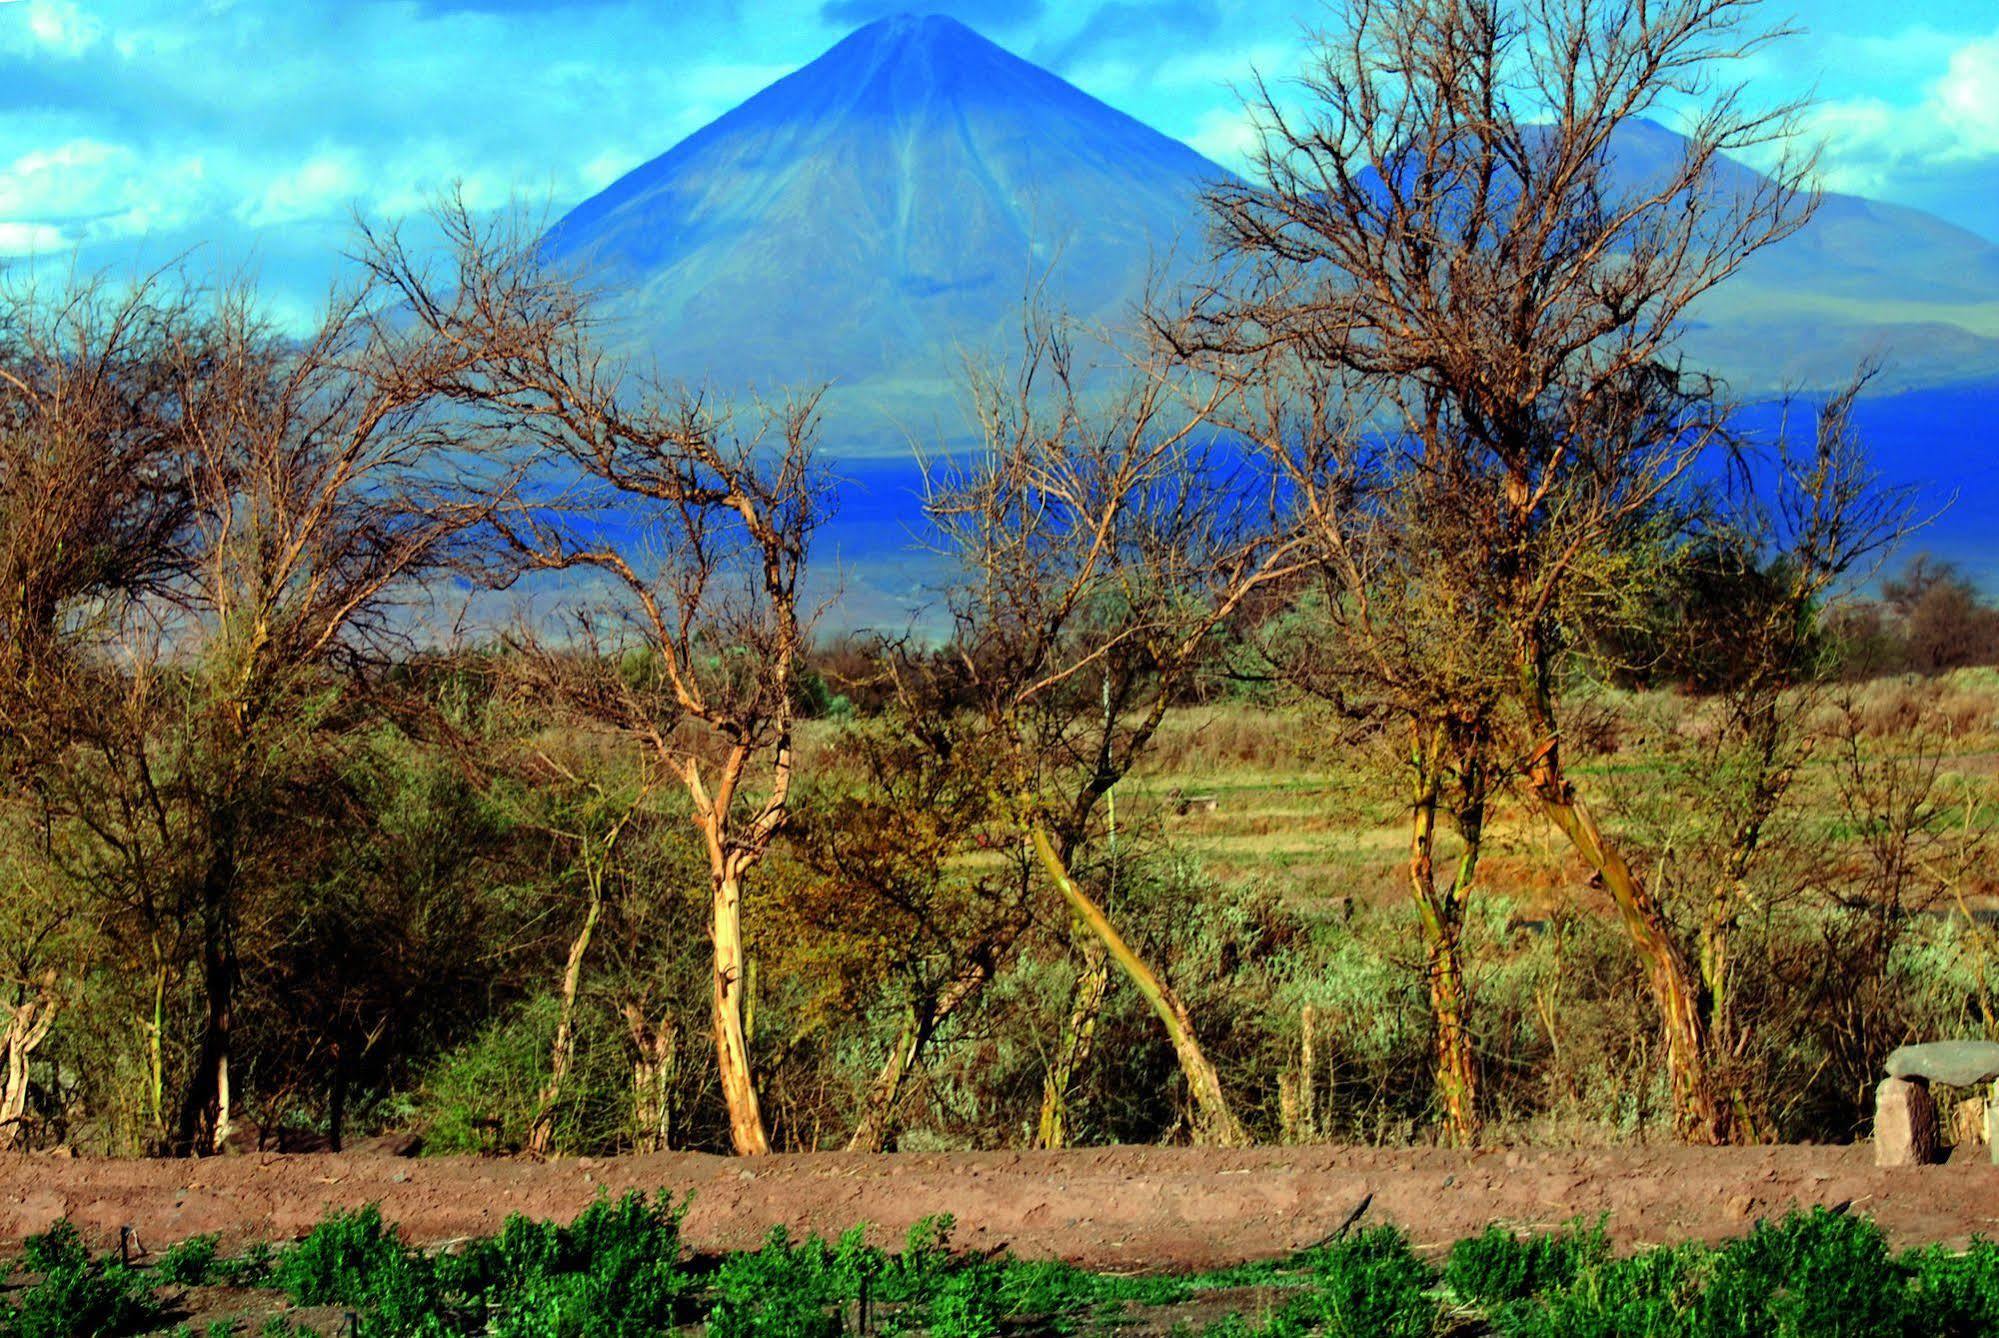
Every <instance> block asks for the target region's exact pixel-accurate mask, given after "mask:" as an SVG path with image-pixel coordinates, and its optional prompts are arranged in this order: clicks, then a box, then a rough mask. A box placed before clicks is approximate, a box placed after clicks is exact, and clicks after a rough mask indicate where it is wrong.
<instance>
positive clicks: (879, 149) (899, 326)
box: [548, 16, 1999, 619]
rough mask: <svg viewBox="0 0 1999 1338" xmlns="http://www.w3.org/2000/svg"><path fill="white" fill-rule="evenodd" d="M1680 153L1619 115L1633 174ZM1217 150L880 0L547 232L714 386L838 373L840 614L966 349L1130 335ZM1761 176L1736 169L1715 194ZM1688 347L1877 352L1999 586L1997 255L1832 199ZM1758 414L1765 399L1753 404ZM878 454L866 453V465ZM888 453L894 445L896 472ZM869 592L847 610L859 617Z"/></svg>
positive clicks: (1897, 467) (1778, 358)
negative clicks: (843, 580) (1033, 327)
mask: <svg viewBox="0 0 1999 1338" xmlns="http://www.w3.org/2000/svg"><path fill="white" fill-rule="evenodd" d="M1683 151H1684V142H1683V141H1682V140H1681V139H1680V137H1679V136H1677V135H1676V134H1674V133H1673V132H1671V131H1669V130H1666V129H1664V128H1661V127H1659V126H1655V125H1651V124H1642V123H1641V124H1636V125H1632V126H1628V127H1626V128H1625V129H1624V130H1623V131H1621V132H1620V135H1619V138H1618V140H1617V141H1616V142H1615V144H1614V154H1615V170H1616V171H1617V173H1618V174H1619V175H1620V176H1621V177H1622V178H1623V180H1624V181H1626V182H1627V183H1629V184H1632V185H1638V184H1641V183H1642V182H1643V181H1645V180H1646V179H1647V178H1649V177H1652V176H1653V175H1655V174H1656V173H1657V172H1659V171H1661V170H1662V169H1663V168H1664V167H1665V166H1667V165H1668V164H1669V163H1670V162H1671V161H1673V160H1674V159H1675V158H1677V156H1678V155H1679V154H1680V153H1681V152H1683ZM1221 175H1222V169H1221V168H1219V167H1217V166H1216V165H1215V164H1214V163H1212V162H1209V161H1208V160H1207V159H1205V158H1203V157H1202V156H1201V155H1199V154H1197V153H1195V152H1194V151H1193V150H1192V149H1190V148H1188V147H1187V146H1186V145H1184V144H1181V143H1180V142H1178V141H1176V140H1173V139H1171V138H1168V137H1167V136H1165V135H1162V134H1159V133H1158V132H1156V131H1154V130H1152V129H1150V128H1148V127H1147V126H1145V125H1143V124H1141V123H1140V122H1138V121H1136V120H1134V119H1132V118H1131V117H1129V116H1126V115H1124V114H1123V113H1121V112H1119V111H1117V110H1115V109H1114V108H1112V107H1109V106H1107V105H1105V104H1104V103H1102V102H1100V101H1098V100H1097V99H1095V98H1092V97H1090V96H1089V95H1088V94H1086V93H1083V92H1082V91H1080V90H1079V89H1077V88H1075V87H1073V86H1072V85H1070V84H1068V83H1065V82H1064V81H1063V80H1061V79H1060V78H1058V77H1056V76H1055V75H1053V74H1051V73H1049V72H1048V71H1046V70H1043V69H1040V68H1038V67H1036V66H1035V65H1032V64H1030V63H1029V62H1027V61H1024V60H1021V59H1019V58H1018V57H1016V56H1013V55H1011V54H1009V53H1008V52H1006V51H1004V50H1002V49H1001V48H1000V47H998V46H996V45H994V44H993V43H991V42H989V41H987V40H985V39H984V38H982V37H980V36H979V35H978V34H976V33H975V32H973V31H972V30H971V29H969V28H967V27H965V26H964V25H963V24H961V23H958V22H956V21H955V20H952V19H949V18H942V17H921V18H917V17H908V16H904V17H898V18H891V19H885V20H883V21H881V22H878V23H874V24H871V25H869V26H867V27H865V28H862V29H860V30H858V31H856V32H855V33H853V34H852V35H850V36H849V37H847V38H846V39H845V40H843V41H841V42H840V43H839V44H837V45H836V46H834V47H833V48H832V49H830V50H829V51H827V52H826V53H825V54H824V55H822V56H821V57H820V58H819V59H817V60H815V61H813V62H812V63H811V64H809V65H806V66H804V67H803V68H801V69H799V70H798V71H796V72H795V73H793V74H791V75H789V76H787V77H786V78H784V79H781V80H779V81H778V82H776V83H775V84H772V85H771V86H770V87H769V88H766V89H765V90H763V91H762V92H761V93H758V94H757V95H755V96H754V97H752V98H751V99H750V100H749V101H747V102H745V103H743V104H742V105H741V106H739V107H737V108H736V109H735V110H733V111H731V112H729V113H727V114H726V115H724V116H722V117H721V118H720V119H719V120H717V121H715V122H713V123H712V124H710V125H708V126H707V127H705V128H704V129H702V130H700V131H698V132H696V133H695V134H693V135H691V136H689V137H688V138H687V139H685V140H683V141H682V142H681V143H679V144H678V145H676V146H674V147H673V148H672V149H671V150H669V151H668V152H666V153H665V154H663V155H662V156H660V157H658V158H655V159H653V160H652V161H651V162H648V163H646V164H644V165H643V166H641V167H639V168H637V169H635V170H633V171H632V172H631V173H629V174H628V175H626V176H625V177H623V178H622V179H621V180H619V181H617V182H616V183H615V184H613V185H612V186H610V187H609V188H608V189H606V190H605V191H603V192H602V193H601V194H599V195H597V196H595V197H593V198H591V199H589V200H586V201H584V202H583V203H582V204H580V205H578V206H577V207H576V208H575V209H574V210H573V211H572V212H571V213H570V214H569V215H568V216H566V217H565V218H563V219H562V220H561V221H560V222H559V223H558V224H557V225H556V227H555V228H554V229H553V230H552V231H551V233H550V235H549V238H548V248H549V251H550V252H551V254H552V255H553V256H554V257H555V258H556V259H558V260H559V261H560V262H562V263H564V264H567V265H570V266H572V267H574V269H575V271H576V272H577V273H578V274H579V275H580V276H581V277H582V278H583V280H584V281H585V282H586V283H587V284H589V285H591V286H592V287H594V288H595V289H596V290H597V291H598V293H599V295H600V300H601V307H602V310H603V311H604V313H605V314H606V316H607V318H608V320H609V322H610V333H611V335H612V337H613V339H614V340H615V342H616V343H618V344H619V345H621V346H622V349H623V351H626V352H629V353H633V354H636V355H638V356H639V357H640V358H641V360H649V361H651V362H653V363H654V364H656V366H657V368H658V370H659V371H660V372H662V373H663V374H665V375H667V376H669V377H672V378H675V379H679V380H685V381H691V382H705V383H709V384H712V385H714V386H715V387H717V388H718V389H722V390H728V391H739V390H741V389H744V388H746V387H754V388H759V389H763V390H773V389H776V388H779V387H783V386H797V385H808V384H817V383H821V382H832V383H833V384H834V387H835V389H834V391H833V394H832V396H831V397H830V399H829V401H828V406H827V407H828V414H827V428H828V436H829V444H830V445H831V446H832V447H833V449H834V452H835V454H836V455H838V456H842V457H844V458H845V459H847V460H848V461H849V462H850V468H851V470H852V472H853V474H854V479H853V484H854V486H853V487H852V488H850V489H849V493H850V496H849V497H848V499H847V502H846V511H847V520H846V521H844V522H842V523H840V524H839V525H838V526H837V527H836V531H837V532H836V533H835V534H834V535H833V536H832V544H833V547H834V548H836V549H837V550H839V552H840V556H841V558H842V560H843V562H845V563H846V564H847V577H848V586H847V589H848V596H847V599H846V600H845V603H846V605H847V606H848V613H847V616H848V617H849V618H850V619H851V618H855V617H862V618H867V617H872V616H874V615H875V614H877V613H882V612H886V611H892V610H893V609H895V608H898V607H902V608H906V607H908V606H909V604H910V603H911V602H912V600H913V599H914V598H915V591H914V589H913V588H912V587H913V585H914V584H920V583H921V581H922V579H923V577H922V574H921V572H920V570H919V567H920V564H912V563H911V562H910V560H909V555H908V553H907V552H906V548H907V542H906V540H905V539H904V537H903V536H904V534H905V533H906V531H907V529H908V528H909V527H910V525H911V524H912V523H913V522H914V520H915V518H916V516H917V512H918V506H917V502H916V498H915V494H916V492H917V491H918V485H919V481H918V480H917V478H916V476H915V473H914V471H913V470H912V469H911V468H910V467H909V466H908V464H907V463H906V462H907V460H908V446H909V442H910V441H911V440H912V439H915V440H919V441H923V442H926V443H937V442H939V441H940V439H941V440H942V441H943V442H945V443H950V442H953V441H957V442H962V441H965V440H966V439H967V437H968V435H969V434H968V432H967V427H966V418H965V414H964V403H963V398H962V391H961V390H960V386H961V385H962V373H963V369H964V361H965V359H966V358H968V357H980V356H984V355H991V354H995V353H997V354H1001V355H1003V354H1004V351H1005V349H1006V347H1007V346H1008V343H1009V337H1010V336H1012V335H1014V334H1016V333H1017V331H1018V328H1019V316H1020V311H1021V304H1022V300H1023V298H1024V297H1025V296H1026V295H1027V294H1028V293H1029V292H1030V291H1031V290H1035V289H1037V288H1038V289H1039V290H1040V291H1041V293H1042V295H1043V297H1044V298H1045V300H1046V301H1047V302H1048V303H1049V304H1050V305H1052V306H1054V307H1056V308H1059V309H1062V310H1066V311H1069V312H1071V313H1073V314H1076V315H1078V316H1081V317H1083V318H1085V319H1089V320H1093V321H1096V322H1100V323H1104V324H1108V325H1112V326H1117V325H1121V324H1124V323H1125V322H1126V321H1127V320H1128V318H1129V316H1130V314H1131V312H1132V309H1133V307H1134V305H1135V304H1136V303H1137V302H1138V300H1139V299H1140V298H1141V297H1142V296H1143V295H1144V293H1145V290H1146V287H1147V285H1148V282H1149V280H1150V279H1151V278H1152V277H1154V276H1158V275H1163V276H1165V277H1167V278H1168V279H1169V280H1170V279H1171V278H1172V277H1174V276H1177V275H1182V274H1184V273H1186V272H1187V268H1188V267H1190V266H1191V265H1194V264H1196V263H1199V261H1200V259H1201V257H1202V256H1203V255H1204V253H1205V246H1206V237H1205V234H1204V229H1203V221H1202V216H1201V210H1200V204H1199V196H1200V192H1201V190H1202V188H1203V186H1204V185H1206V184H1207V183H1209V182H1211V181H1214V180H1215V179H1217V178H1218V177H1220V176H1221ZM1754 183H1755V175H1754V173H1753V171H1752V169H1751V168H1749V167H1747V166H1743V165H1739V164H1730V165H1729V166H1728V167H1727V168H1726V169H1725V173H1724V180H1723V184H1724V186H1727V185H1734V186H1737V187H1742V188H1747V187H1748V186H1751V185H1753V184H1754ZM1685 350H1686V352H1687V354H1688V355H1689V357H1690V358H1691V359H1692V360H1693V361H1694V362H1696V363H1699V364H1702V365H1705V366H1706V367H1708V368H1710V369H1711V370H1714V371H1717V372H1719V373H1721V374H1722V375H1723V376H1724V377H1725V378H1726V380H1727V381H1728V382H1729V385H1730V388H1731V390H1732V391H1733V393H1735V394H1736V395H1737V396H1738V397H1739V398H1741V399H1743V400H1745V401H1756V400H1759V399H1761V400H1768V399H1774V398H1775V397H1776V396H1777V395H1779V394H1780V393H1784V392H1790V391H1803V392H1807V393H1809V392H1811V391H1813V390H1821V389H1824V388H1827V387H1830V386H1833V385H1836V384H1839V383H1841V382H1843V381H1844V380H1845V379H1846V378H1847V377H1849V376H1850V375H1851V374H1852V372H1853V371H1854V369H1855V367H1856V366H1857V365H1858V364H1859V363H1860V362H1862V361H1863V360H1876V361H1879V362H1880V363H1881V364H1882V369H1881V375H1880V376H1879V377H1878V378H1877V380H1876V382H1875V384H1874V393H1873V394H1871V395H1870V397H1869V400H1868V401H1867V403H1866V404H1865V406H1864V407H1863V415H1862V422H1863V426H1864V427H1865V428H1867V429H1868V432H1869V435H1870V437H1871V438H1872V440H1873V441H1874V443H1875V446H1876V451H1877V455H1878V457H1879V458H1880V459H1881V461H1882V463H1883V467H1884V469H1885V471H1886V472H1887V473H1888V474H1889V475H1891V476H1892V477H1894V478H1895V479H1896V480H1897V481H1904V482H1914V483H1921V484H1924V485H1926V488H1927V495H1928V496H1929V497H1931V498H1933V499H1935V500H1936V501H1937V502H1939V503H1941V502H1942V501H1943V500H1945V499H1946V498H1948V497H1950V496H1952V495H1955V496H1956V497H1957V503H1956V505H1955V506H1954V507H1952V508H1951V509H1950V511H1949V512H1948V513H1947V515H1946V517H1945V519H1944V521H1943V522H1942V523H1941V524H1940V525H1939V527H1938V528H1937V529H1936V530H1935V531H1933V532H1932V534H1931V535H1930V536H1929V541H1930V542H1932V543H1934V544H1935V545H1936V546H1938V547H1940V548H1943V549H1946V550H1948V551H1950V552H1951V554H1952V555H1953V556H1956V557H1959V558H1961V559H1964V560H1966V561H1967V563H1968V565H1971V566H1972V567H1974V568H1975V569H1977V570H1978V571H1979V572H1980V574H1981V575H1983V576H1985V577H1987V578H1988V579H1989V580H1992V581H1993V583H1994V584H1999V540H1994V539H1993V538H1992V537H1991V535H1992V533H1993V532H1994V531H1999V524H1995V523H1994V522H1995V520H1999V493H1995V492H1994V491H1993V488H1994V486H1999V485H1990V484H1987V483H1985V482H1984V481H1983V475H1984V474H1986V473H1988V472H1990V471H1989V470H1987V469H1986V468H1985V464H1986V462H1987V461H1989V460H1990V459H1991V456H1992V447H1993V444H1994V443H1993V433H1992V426H1991V425H1992V424H1993V422H1994V421H1995V419H1996V418H1999V246H1995V245H1993V244H1992V243H1991V242H1989V241H1987V240H1986V239H1984V238H1982V237H1979V236H1977V235H1975V234H1973V233H1970V232H1967V231H1965V230H1963V229H1961V228H1957V227H1954V226H1952V225H1950V224H1948V223H1945V222H1943V221H1942V220H1940V219H1937V218H1935V217H1933V216H1930V215H1927V214H1923V213H1921V212H1919V211H1917V210H1913V209H1906V208H1901V207H1898V206H1893V205H1887V204H1881V203H1878V202H1874V201H1870V200H1865V199H1860V198H1857V197H1853V196H1843V195H1829V196H1827V197H1826V199H1825V201H1824V203H1823V205H1822V207H1821V209H1820V211H1819V213H1818V215H1817V217H1816V218H1815V219H1814V221H1813V222H1812V223H1811V225H1810V226H1809V227H1807V228H1806V229H1805V230H1804V231H1803V232H1801V233H1800V234H1798V235H1797V236H1795V237H1793V238H1791V239H1789V240H1787V241H1786V242H1784V243H1782V244H1781V245H1779V246H1776V247H1773V248H1770V249H1769V250H1767V251H1764V252H1762V253H1761V254H1759V255H1757V256H1756V257H1754V258H1752V260H1751V261H1750V262H1749V263H1748V264H1747V265H1745V266H1744V267H1743V269H1742V271H1741V272H1740V273H1739V274H1738V275H1736V276H1735V277H1734V278H1733V279H1732V280H1731V281H1730V282H1729V283H1727V284H1726V285H1724V286H1723V287H1722V288H1721V289H1719V290H1717V291H1716V292H1715V293H1713V294H1711V295H1710V296H1709V297H1708V298H1707V299H1706V300H1704V301H1703V303H1702V304H1700V306H1699V307H1698V308H1697V309H1696V310H1695V311H1694V313H1693V320H1692V321H1691V322H1690V328H1689V330H1688V336H1687V340H1686V345H1685ZM1765 416H1766V417H1767V416H1769V415H1767V414H1766V415H1765ZM870 455H872V456H880V457H885V458H883V459H881V460H880V461H879V462H878V463H876V464H870V465H867V466H865V467H863V466H861V465H860V464H859V463H858V459H857V458H858V457H862V456H870ZM895 457H899V458H900V460H901V461H902V462H903V463H901V464H898V463H896V461H895V459H894V458H895ZM861 609H866V612H865V613H863V612H861Z"/></svg>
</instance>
